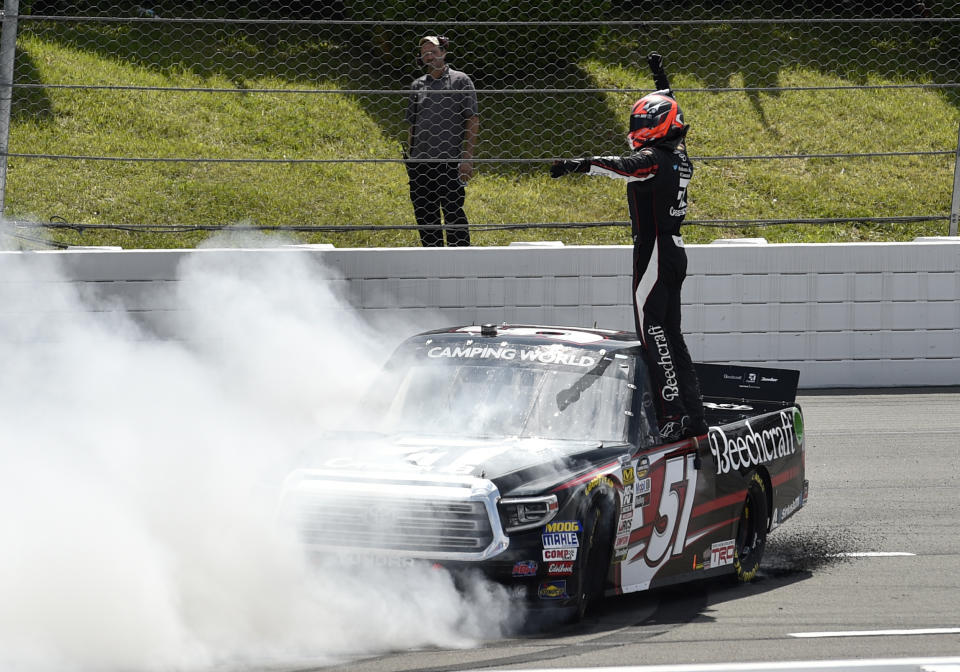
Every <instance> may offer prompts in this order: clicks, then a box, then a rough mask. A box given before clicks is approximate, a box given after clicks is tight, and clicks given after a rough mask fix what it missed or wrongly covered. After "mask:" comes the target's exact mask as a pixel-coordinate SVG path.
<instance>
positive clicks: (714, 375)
mask: <svg viewBox="0 0 960 672" xmlns="http://www.w3.org/2000/svg"><path fill="white" fill-rule="evenodd" d="M694 367H695V368H696V370H697V378H698V379H699V381H700V393H701V394H702V395H703V397H704V399H706V398H714V399H743V400H749V401H773V402H782V403H787V404H792V403H794V402H795V401H796V398H797V384H798V383H799V381H800V372H799V371H795V370H793V369H773V368H766V367H762V366H735V365H733V364H703V363H700V362H698V363H696V364H694Z"/></svg>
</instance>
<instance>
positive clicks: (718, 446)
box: [708, 411, 797, 474]
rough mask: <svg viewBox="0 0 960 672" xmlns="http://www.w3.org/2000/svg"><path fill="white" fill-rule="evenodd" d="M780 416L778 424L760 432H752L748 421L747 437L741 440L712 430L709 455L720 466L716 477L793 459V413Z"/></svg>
mask: <svg viewBox="0 0 960 672" xmlns="http://www.w3.org/2000/svg"><path fill="white" fill-rule="evenodd" d="M778 415H779V424H774V425H773V426H771V427H766V428H765V429H762V430H760V431H759V432H758V431H756V430H754V429H753V427H752V426H751V425H750V421H749V420H748V421H746V423H745V426H746V433H745V434H740V435H738V436H732V437H729V436H727V434H726V432H724V431H723V428H722V427H711V428H710V434H709V436H708V439H709V442H710V452H711V453H712V454H713V459H714V462H715V463H716V465H717V474H726V473H729V472H730V471H735V470H737V469H741V468H744V469H746V468H749V467H752V466H755V465H758V464H766V463H768V462H773V461H774V460H776V459H778V458H781V457H786V456H787V455H793V453H795V452H796V450H797V448H796V444H794V423H793V418H792V413H791V412H788V411H780V413H779V414H778Z"/></svg>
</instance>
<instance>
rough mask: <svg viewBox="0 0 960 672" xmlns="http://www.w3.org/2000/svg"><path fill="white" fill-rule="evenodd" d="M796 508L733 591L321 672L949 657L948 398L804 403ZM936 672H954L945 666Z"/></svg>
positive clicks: (959, 561)
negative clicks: (801, 493) (747, 580)
mask: <svg viewBox="0 0 960 672" xmlns="http://www.w3.org/2000/svg"><path fill="white" fill-rule="evenodd" d="M799 401H800V404H801V406H802V407H803V410H804V414H805V425H806V434H807V455H806V469H807V478H808V479H809V481H810V501H809V503H808V505H807V507H805V508H804V509H802V510H801V511H800V513H798V514H797V516H796V517H794V518H793V519H792V520H791V521H789V523H788V524H786V525H784V527H783V528H781V529H779V530H777V531H776V532H775V533H774V534H773V535H771V536H770V538H769V539H768V545H767V551H766V555H765V557H764V563H763V564H764V569H763V570H762V572H761V574H760V575H759V576H758V577H757V579H756V580H755V581H754V582H753V583H751V584H748V585H735V584H731V583H730V582H727V581H707V582H700V583H696V584H689V585H687V586H685V587H680V588H675V589H671V590H663V591H657V592H653V593H644V594H638V595H629V596H623V597H617V598H613V599H609V600H607V601H606V602H605V603H604V604H603V605H602V606H601V607H600V608H599V609H598V610H597V611H596V612H595V613H594V614H593V615H591V616H590V617H589V618H588V619H587V621H586V622H585V623H583V624H581V625H579V626H576V627H574V626H569V627H565V628H561V629H554V630H553V631H551V632H548V633H540V634H527V635H519V636H514V637H510V638H506V639H501V640H498V641H490V642H486V643H484V644H483V645H481V646H479V647H478V648H474V649H468V650H437V649H432V650H427V651H405V652H397V653H395V654H391V655H385V656H379V657H376V658H372V659H366V660H361V661H353V662H351V663H349V664H344V665H339V666H334V667H322V668H321V667H317V668H311V667H310V666H309V665H302V666H300V667H299V668H298V669H299V670H301V671H305V670H323V671H324V672H334V671H336V672H341V671H345V670H350V671H351V672H386V671H390V672H397V671H401V670H403V671H414V670H416V671H418V672H443V671H447V670H466V669H485V670H508V669H509V670H520V669H540V670H542V669H563V668H594V667H610V666H630V665H655V664H661V665H662V664H682V663H736V662H773V661H824V660H849V659H866V658H870V659H891V658H896V659H899V658H925V657H944V656H960V388H950V389H924V390H906V391H903V392H891V391H863V390H860V391H831V392H808V393H806V394H802V395H801V396H800V398H799ZM951 669H958V668H956V667H954V668H951Z"/></svg>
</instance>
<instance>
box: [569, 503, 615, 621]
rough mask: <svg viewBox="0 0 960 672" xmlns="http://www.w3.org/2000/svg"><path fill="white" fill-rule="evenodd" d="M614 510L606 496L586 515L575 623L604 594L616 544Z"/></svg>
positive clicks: (579, 563)
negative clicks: (614, 542)
mask: <svg viewBox="0 0 960 672" xmlns="http://www.w3.org/2000/svg"><path fill="white" fill-rule="evenodd" d="M612 512H613V509H612V506H611V505H610V503H609V500H607V499H606V498H603V499H599V500H598V501H596V502H595V503H594V504H592V505H591V506H590V508H589V510H588V512H587V514H586V515H585V516H584V517H583V542H582V543H581V544H580V558H579V559H578V561H577V562H578V565H579V567H578V571H577V602H576V611H575V613H574V616H573V620H574V622H579V621H581V620H583V617H584V616H585V615H586V614H587V612H588V611H589V610H590V608H591V607H592V606H593V605H595V604H596V603H597V602H598V601H599V600H600V599H601V598H602V597H603V589H604V583H605V581H606V578H607V571H608V570H609V567H610V553H611V549H612V544H613V537H612V532H613V516H612Z"/></svg>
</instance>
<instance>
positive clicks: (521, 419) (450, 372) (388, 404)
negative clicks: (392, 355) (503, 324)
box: [378, 352, 634, 443]
mask: <svg viewBox="0 0 960 672" xmlns="http://www.w3.org/2000/svg"><path fill="white" fill-rule="evenodd" d="M591 354H592V355H593V359H592V361H594V362H595V364H594V365H593V366H590V367H583V366H581V367H580V368H575V367H570V366H551V365H549V364H545V365H544V364H536V365H532V364H530V363H519V362H516V361H514V362H504V361H473V360H455V359H446V360H437V359H434V360H429V359H419V358H417V359H413V360H412V361H411V360H407V361H408V362H409V365H407V366H400V367H396V366H395V367H392V368H393V371H392V372H391V373H392V375H391V381H390V383H389V384H388V385H386V386H382V387H381V388H380V392H381V393H382V396H381V398H382V399H384V400H385V404H384V406H385V408H384V409H383V412H382V414H381V415H380V420H381V426H380V427H378V429H379V430H380V431H383V432H386V433H397V432H400V433H420V434H442V435H447V436H457V437H466V436H470V437H491V436H494V437H499V436H503V437H521V438H534V437H535V438H547V439H570V440H581V441H583V440H586V441H602V442H604V443H617V442H625V441H626V439H627V427H628V420H629V417H630V409H631V401H632V395H633V385H632V384H631V381H632V379H633V366H634V358H633V357H632V356H631V357H628V356H624V355H613V354H608V355H603V354H602V353H597V352H593V353H591ZM581 361H582V360H581Z"/></svg>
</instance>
